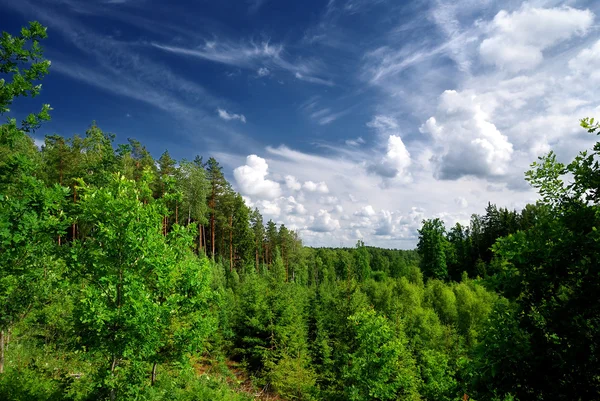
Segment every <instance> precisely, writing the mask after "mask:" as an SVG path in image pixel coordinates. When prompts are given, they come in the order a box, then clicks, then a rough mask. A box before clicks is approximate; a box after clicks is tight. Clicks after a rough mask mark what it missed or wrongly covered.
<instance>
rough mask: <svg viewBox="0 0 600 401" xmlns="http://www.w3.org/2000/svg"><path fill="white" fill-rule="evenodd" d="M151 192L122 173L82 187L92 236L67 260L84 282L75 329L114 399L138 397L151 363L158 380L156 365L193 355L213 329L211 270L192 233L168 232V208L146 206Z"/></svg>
mask: <svg viewBox="0 0 600 401" xmlns="http://www.w3.org/2000/svg"><path fill="white" fill-rule="evenodd" d="M148 191H149V188H148V183H147V182H145V181H141V182H139V183H136V182H135V181H130V180H127V179H125V178H124V177H123V176H120V175H114V176H113V177H112V179H111V181H110V182H109V183H108V185H107V186H106V187H104V188H95V187H92V186H89V185H87V184H85V183H84V182H83V181H82V182H81V187H80V194H81V198H80V201H79V202H78V204H77V208H78V213H77V221H78V222H79V223H80V224H82V225H84V226H86V227H88V231H87V233H86V235H85V236H82V238H81V239H78V240H77V241H74V242H73V243H72V244H71V252H70V258H69V260H68V265H69V269H70V271H71V273H72V277H71V278H72V280H74V281H80V282H81V290H80V293H79V297H78V298H79V299H78V302H76V309H75V317H76V328H77V330H78V335H79V337H80V344H81V345H82V346H84V347H85V349H87V350H89V352H90V354H91V356H95V357H96V358H98V359H99V360H101V361H104V362H103V366H101V367H100V368H99V372H98V374H99V379H100V382H99V384H98V385H99V388H100V390H102V391H103V392H104V395H109V396H110V398H111V399H114V398H115V396H116V394H117V393H118V394H119V396H123V397H133V396H134V395H136V394H138V393H139V391H141V387H140V385H141V383H142V382H143V381H144V380H147V378H148V374H147V370H146V369H147V366H148V364H149V363H151V362H153V363H155V365H154V369H153V374H152V377H154V375H155V372H156V370H155V367H156V363H157V362H160V361H169V360H173V358H175V356H177V355H181V354H182V352H184V351H185V350H189V349H190V345H191V344H197V342H198V341H200V340H202V334H203V333H205V332H206V331H207V330H208V329H207V327H206V325H207V324H208V323H206V320H205V318H203V316H205V315H206V312H207V310H208V306H207V303H206V301H207V298H208V291H209V280H208V271H207V268H208V266H207V264H206V262H202V263H198V261H196V260H194V259H193V257H192V255H190V254H189V252H190V249H191V246H192V243H191V238H192V237H191V234H189V233H188V232H187V230H184V229H183V228H181V227H179V226H177V225H176V226H175V229H174V230H173V231H172V232H171V233H170V234H169V236H168V237H165V236H164V235H163V234H162V233H161V221H162V216H163V215H164V206H163V205H162V203H161V202H158V201H157V202H149V203H143V202H142V201H141V198H142V196H141V195H143V194H144V193H146V192H148ZM115 216H119V218H118V219H115ZM190 333H193V335H191V334H190ZM192 337H195V338H192ZM191 340H194V341H191ZM192 348H193V347H192Z"/></svg>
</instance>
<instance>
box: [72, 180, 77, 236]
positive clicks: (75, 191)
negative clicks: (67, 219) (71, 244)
mask: <svg viewBox="0 0 600 401" xmlns="http://www.w3.org/2000/svg"><path fill="white" fill-rule="evenodd" d="M73 203H77V187H75V186H73ZM72 231H73V241H75V235H76V234H77V231H76V226H75V223H73V227H72Z"/></svg>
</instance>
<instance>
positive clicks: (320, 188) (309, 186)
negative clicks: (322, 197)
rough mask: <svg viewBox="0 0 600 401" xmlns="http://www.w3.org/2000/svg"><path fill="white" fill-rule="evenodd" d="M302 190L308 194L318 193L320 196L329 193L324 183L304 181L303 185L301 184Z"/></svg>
mask: <svg viewBox="0 0 600 401" xmlns="http://www.w3.org/2000/svg"><path fill="white" fill-rule="evenodd" d="M302 189H305V190H306V191H308V192H320V193H322V194H326V193H328V192H329V188H328V187H327V184H326V183H325V182H324V181H321V182H313V181H305V182H304V184H302Z"/></svg>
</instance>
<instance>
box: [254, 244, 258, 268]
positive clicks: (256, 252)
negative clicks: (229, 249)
mask: <svg viewBox="0 0 600 401" xmlns="http://www.w3.org/2000/svg"><path fill="white" fill-rule="evenodd" d="M254 249H255V252H254V253H255V255H256V272H257V273H258V237H256V246H255V247H254Z"/></svg>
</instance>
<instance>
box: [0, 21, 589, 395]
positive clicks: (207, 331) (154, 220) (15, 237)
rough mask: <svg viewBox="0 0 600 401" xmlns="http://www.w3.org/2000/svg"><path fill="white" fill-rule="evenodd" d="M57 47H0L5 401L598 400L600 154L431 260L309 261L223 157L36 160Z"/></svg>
mask: <svg viewBox="0 0 600 401" xmlns="http://www.w3.org/2000/svg"><path fill="white" fill-rule="evenodd" d="M45 37H46V29H45V28H44V27H42V26H41V25H40V24H38V23H35V22H34V23H31V24H30V25H29V26H28V27H25V28H23V30H22V31H21V32H20V33H19V34H16V35H11V34H8V33H3V36H2V38H1V40H0V73H1V74H2V80H0V114H2V115H3V116H5V117H8V120H7V122H6V123H4V124H3V125H2V126H0V350H1V355H0V398H1V399H4V400H96V399H109V400H116V399H139V400H153V399H178V400H179V399H181V400H209V399H210V400H219V399H222V400H244V399H253V398H262V399H264V398H267V397H272V398H274V397H279V399H284V400H431V401H433V400H460V399H462V400H465V399H467V397H470V398H469V399H472V400H517V399H518V400H591V399H596V398H598V394H600V361H599V360H598V358H599V351H598V349H599V344H598V342H599V340H600V332H599V331H600V302H599V300H598V294H599V293H600V278H599V274H600V271H599V269H598V260H599V256H600V255H599V254H598V252H599V250H600V248H599V245H598V243H599V241H600V237H599V234H598V226H599V222H600V209H599V208H598V197H599V196H600V195H599V190H600V178H599V177H600V165H599V164H598V156H599V155H600V142H599V143H597V144H596V146H594V148H593V149H592V150H591V151H584V152H582V153H580V154H579V156H577V157H576V158H575V159H574V160H573V161H572V162H571V163H569V164H566V165H565V164H562V163H559V162H558V161H557V160H556V156H555V155H554V154H553V153H550V154H548V155H547V156H545V157H543V158H541V159H540V160H539V161H538V162H536V163H534V164H533V165H532V169H531V170H530V171H529V172H527V173H526V179H527V180H528V181H529V182H530V184H531V185H533V187H535V188H537V189H538V191H539V193H540V195H541V200H540V201H539V202H538V203H537V204H535V205H528V206H526V207H525V208H524V209H523V210H521V211H516V210H508V209H505V208H502V207H497V206H495V205H493V204H491V203H490V204H489V205H488V207H487V208H486V209H485V213H484V214H482V215H473V216H472V218H471V221H470V223H469V224H468V225H461V224H456V225H455V226H453V227H450V228H447V227H445V225H444V222H443V221H441V220H439V219H431V220H425V221H423V225H422V228H421V229H420V230H419V242H418V246H417V250H414V251H400V250H389V249H380V248H374V247H369V246H366V245H365V244H364V243H363V242H361V241H359V242H358V243H357V244H356V247H353V248H337V249H334V248H309V247H304V246H303V245H302V242H301V240H300V238H299V236H298V234H297V233H296V232H294V231H291V230H289V229H288V228H286V227H285V226H284V225H279V226H278V225H277V224H275V223H274V222H273V221H271V220H269V221H267V222H265V221H264V220H263V217H262V216H261V214H260V212H259V211H258V210H257V209H254V210H251V209H249V208H248V207H247V206H246V204H245V203H244V201H243V199H242V197H241V196H240V194H238V193H236V192H235V191H234V190H233V188H232V186H231V185H230V183H229V182H228V181H227V180H226V179H225V176H224V174H223V170H222V167H221V166H220V165H219V162H218V161H217V160H215V159H214V158H212V157H209V158H208V159H203V158H202V157H201V156H197V157H196V158H195V159H194V160H193V161H188V160H179V161H177V160H174V159H172V158H171V156H170V155H169V153H168V152H167V151H165V152H164V153H163V154H162V155H161V156H160V157H159V158H158V159H155V158H154V157H153V156H152V155H151V154H150V153H149V152H148V151H147V150H146V148H145V147H144V145H143V144H142V143H140V142H139V141H137V140H135V139H132V138H130V139H128V141H127V143H125V144H120V145H118V146H116V145H115V142H114V141H115V136H114V135H111V134H107V133H105V132H103V131H102V130H101V129H100V127H98V126H97V125H96V124H95V123H92V124H91V125H90V127H89V128H88V129H87V130H86V132H85V135H84V136H77V135H76V136H74V137H71V138H66V137H63V136H60V135H49V136H46V139H45V142H44V144H43V146H41V148H37V147H36V146H35V145H34V142H33V140H32V139H31V137H30V136H29V135H28V133H31V132H33V131H34V130H36V129H37V128H39V126H40V125H41V124H42V123H43V122H44V121H46V120H48V119H49V118H50V114H51V108H50V106H49V105H43V106H42V107H41V111H39V112H37V113H33V114H30V115H29V116H28V117H27V118H26V119H25V120H24V121H22V122H17V121H16V120H15V119H12V118H10V106H11V105H12V103H13V101H17V100H19V98H21V97H26V96H29V97H35V96H36V95H37V94H38V93H39V92H40V90H41V85H40V83H39V82H40V81H41V79H42V78H43V77H44V76H45V75H46V74H48V72H49V69H50V63H49V62H48V61H47V60H45V59H44V57H43V53H42V48H41V46H40V43H41V41H42V40H43V39H44V38H45ZM582 126H583V127H584V128H585V129H587V130H588V131H589V132H590V133H596V132H597V131H598V129H599V128H600V126H599V125H598V123H597V122H595V121H594V120H593V119H590V120H588V119H585V120H583V121H582Z"/></svg>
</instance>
